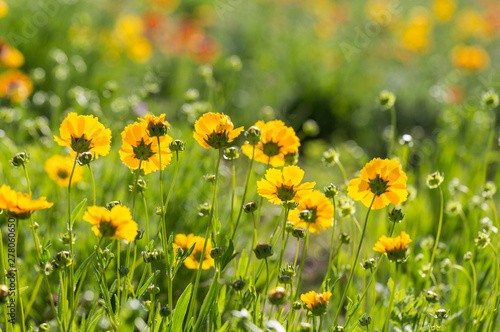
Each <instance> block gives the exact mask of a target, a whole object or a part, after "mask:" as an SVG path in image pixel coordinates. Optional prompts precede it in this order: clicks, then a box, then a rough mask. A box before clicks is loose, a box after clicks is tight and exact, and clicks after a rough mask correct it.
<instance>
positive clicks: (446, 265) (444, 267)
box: [440, 258, 453, 274]
mask: <svg viewBox="0 0 500 332" xmlns="http://www.w3.org/2000/svg"><path fill="white" fill-rule="evenodd" d="M452 265H453V264H452V263H451V261H450V260H449V259H448V258H445V259H443V261H442V262H441V265H440V268H441V273H442V274H448V273H450V271H451V267H452Z"/></svg>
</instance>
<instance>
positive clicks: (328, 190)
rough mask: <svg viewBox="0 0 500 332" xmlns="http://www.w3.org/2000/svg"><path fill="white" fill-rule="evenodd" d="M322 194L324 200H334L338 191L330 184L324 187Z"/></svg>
mask: <svg viewBox="0 0 500 332" xmlns="http://www.w3.org/2000/svg"><path fill="white" fill-rule="evenodd" d="M324 192H325V196H326V198H330V199H334V198H335V196H337V195H338V194H339V190H338V189H337V187H336V186H335V185H334V184H333V183H330V184H329V185H328V186H326V187H325V189H324Z"/></svg>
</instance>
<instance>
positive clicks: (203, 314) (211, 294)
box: [193, 277, 218, 332]
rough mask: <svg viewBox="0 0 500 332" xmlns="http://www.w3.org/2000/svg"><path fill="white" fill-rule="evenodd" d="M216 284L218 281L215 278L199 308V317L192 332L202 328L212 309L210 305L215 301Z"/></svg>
mask: <svg viewBox="0 0 500 332" xmlns="http://www.w3.org/2000/svg"><path fill="white" fill-rule="evenodd" d="M217 282H218V279H217V277H216V278H214V281H213V282H212V285H211V286H210V289H209V290H208V294H207V296H206V297H205V299H204V300H203V305H202V306H201V309H200V315H199V316H198V319H197V320H196V324H195V326H194V329H193V332H200V331H201V328H202V327H203V322H204V321H205V319H206V318H207V315H208V313H209V311H210V309H211V308H212V305H213V303H214V301H215V295H216V292H217V288H218V287H217Z"/></svg>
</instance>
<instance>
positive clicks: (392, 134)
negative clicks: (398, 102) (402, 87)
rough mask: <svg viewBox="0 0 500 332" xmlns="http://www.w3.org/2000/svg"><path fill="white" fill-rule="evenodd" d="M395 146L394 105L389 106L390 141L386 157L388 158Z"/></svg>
mask: <svg viewBox="0 0 500 332" xmlns="http://www.w3.org/2000/svg"><path fill="white" fill-rule="evenodd" d="M395 146H396V107H394V106H392V107H391V143H390V145H389V152H388V154H387V155H388V157H389V158H390V157H391V156H392V155H393V153H394V147H395Z"/></svg>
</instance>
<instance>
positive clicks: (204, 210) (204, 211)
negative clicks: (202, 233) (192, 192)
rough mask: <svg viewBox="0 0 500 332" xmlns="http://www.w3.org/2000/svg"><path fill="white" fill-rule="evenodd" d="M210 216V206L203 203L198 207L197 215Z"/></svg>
mask: <svg viewBox="0 0 500 332" xmlns="http://www.w3.org/2000/svg"><path fill="white" fill-rule="evenodd" d="M209 214H210V205H209V204H208V203H203V204H200V205H199V206H198V215H199V216H200V217H204V216H208V215H209Z"/></svg>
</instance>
